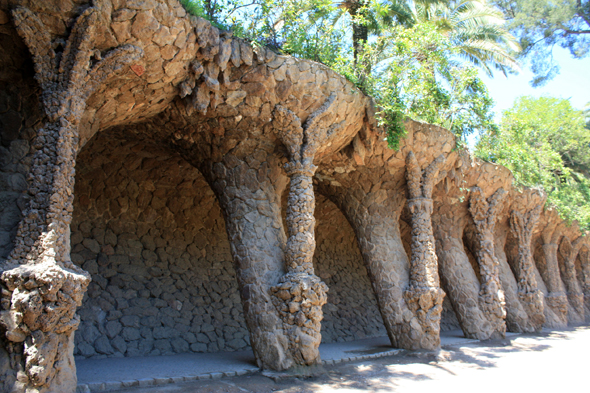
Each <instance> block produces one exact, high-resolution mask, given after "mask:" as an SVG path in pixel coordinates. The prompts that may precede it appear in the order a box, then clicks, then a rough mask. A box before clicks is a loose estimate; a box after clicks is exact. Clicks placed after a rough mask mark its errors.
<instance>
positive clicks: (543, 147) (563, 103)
mask: <svg viewBox="0 0 590 393" xmlns="http://www.w3.org/2000/svg"><path fill="white" fill-rule="evenodd" d="M585 126H586V124H585V119H584V114H583V112H582V111H580V110H576V109H574V108H572V106H571V104H570V103H569V101H568V100H564V99H558V98H550V97H541V98H532V97H521V98H519V99H518V100H517V101H516V102H515V104H514V106H513V107H512V108H511V109H509V110H507V111H505V112H504V114H503V116H502V121H501V124H500V127H499V129H498V130H497V131H496V132H492V133H487V134H485V135H483V137H482V138H481V139H480V141H479V143H478V144H477V146H476V155H477V156H479V157H480V158H482V159H484V160H487V161H491V162H494V163H497V164H501V165H504V166H505V167H507V168H508V169H510V170H511V171H512V173H513V174H514V177H515V179H516V182H517V183H519V184H522V185H525V186H542V187H543V188H544V189H545V191H546V192H547V195H548V200H549V202H550V203H553V204H554V205H555V206H556V207H557V209H558V210H559V211H560V213H561V214H562V215H563V217H565V218H566V219H568V220H569V221H572V220H578V222H579V224H580V227H581V228H582V229H590V173H589V168H590V133H589V132H588V130H587V129H586V128H585Z"/></svg>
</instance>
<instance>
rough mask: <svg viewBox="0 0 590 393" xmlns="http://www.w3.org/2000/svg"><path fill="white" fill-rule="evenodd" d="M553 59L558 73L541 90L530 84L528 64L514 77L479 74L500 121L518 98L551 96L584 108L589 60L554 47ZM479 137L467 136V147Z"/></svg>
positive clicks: (589, 89) (589, 98) (588, 97)
mask: <svg viewBox="0 0 590 393" xmlns="http://www.w3.org/2000/svg"><path fill="white" fill-rule="evenodd" d="M553 56H554V58H555V60H556V61H557V63H558V64H559V67H560V72H559V74H558V75H557V76H556V77H555V78H554V79H552V80H551V81H549V82H548V83H547V84H546V85H545V86H543V87H536V88H535V87H532V86H531V85H530V81H531V80H532V79H533V73H532V72H531V71H530V70H529V67H528V65H527V64H525V65H523V67H522V71H521V72H520V73H519V74H517V75H508V76H507V77H505V76H504V75H503V74H501V73H498V72H496V73H495V74H494V77H493V78H490V77H488V76H487V75H485V74H484V73H483V72H480V77H481V79H482V80H483V81H484V82H485V84H486V86H487V87H488V90H489V92H490V95H491V97H492V98H493V99H494V102H495V106H494V111H495V113H496V119H497V121H498V122H499V121H500V119H501V117H502V112H503V111H504V110H506V109H509V108H510V107H512V104H513V103H514V100H516V98H518V97H520V96H524V95H528V96H533V97H541V96H550V97H558V98H567V99H569V100H570V102H571V104H572V106H573V107H574V108H577V109H584V107H585V106H586V104H588V103H590V57H587V58H584V59H579V60H577V59H572V57H571V55H570V54H569V52H568V51H567V50H565V49H562V48H554V49H553ZM477 137H478V135H476V134H473V135H470V136H468V137H467V144H468V146H469V147H470V148H471V149H473V148H474V146H475V143H476V142H477Z"/></svg>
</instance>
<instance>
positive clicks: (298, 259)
mask: <svg viewBox="0 0 590 393" xmlns="http://www.w3.org/2000/svg"><path fill="white" fill-rule="evenodd" d="M335 98H336V96H335V95H334V94H332V95H331V96H330V97H329V98H328V99H327V100H326V102H325V103H324V104H323V105H322V106H321V107H320V108H319V109H318V110H317V111H316V112H314V113H312V114H311V115H310V116H309V118H308V119H307V121H306V122H305V124H303V125H302V124H301V121H300V119H299V118H298V117H297V115H295V113H293V112H292V111H290V110H288V109H285V108H283V107H281V106H280V105H277V106H276V108H275V110H274V122H273V126H274V128H275V129H276V130H277V132H278V135H279V138H280V139H281V140H282V142H283V144H284V145H285V146H286V147H287V150H288V151H289V156H290V160H289V162H288V163H287V164H285V171H286V172H287V175H288V176H289V177H290V178H291V183H290V188H289V197H288V200H287V231H288V234H289V238H288V240H287V247H286V250H285V259H286V261H285V262H286V264H287V274H285V275H284V276H283V277H282V278H281V280H280V282H279V284H278V285H276V286H274V287H273V288H272V292H273V295H274V297H273V302H274V304H275V306H276V307H277V309H278V311H279V315H280V316H281V318H282V320H283V329H284V330H285V333H286V334H287V337H288V338H289V350H290V351H291V355H292V356H293V360H294V361H295V363H296V364H299V365H313V364H316V363H318V362H319V361H320V353H319V345H320V342H321V339H322V335H321V333H320V330H321V321H322V318H323V314H322V306H323V305H324V304H326V301H327V295H326V293H327V291H328V287H327V286H326V284H325V283H324V282H322V281H321V280H320V278H319V277H317V276H316V275H315V274H314V269H313V253H314V251H315V246H316V243H315V235H314V227H315V217H314V214H313V213H314V209H315V196H314V191H313V180H312V178H313V175H314V173H315V171H316V169H317V167H316V166H315V165H314V164H313V160H314V157H315V153H316V152H317V150H318V148H319V147H320V144H321V143H323V141H324V140H325V138H326V137H327V136H328V135H329V133H331V132H333V131H334V128H333V127H330V126H329V125H328V122H329V119H330V118H331V116H329V113H330V112H329V111H330V110H331V106H332V105H333V103H334V100H335Z"/></svg>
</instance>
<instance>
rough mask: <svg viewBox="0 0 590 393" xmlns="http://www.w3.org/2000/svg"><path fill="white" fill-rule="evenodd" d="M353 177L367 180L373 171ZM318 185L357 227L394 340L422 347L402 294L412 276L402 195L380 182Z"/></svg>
mask: <svg viewBox="0 0 590 393" xmlns="http://www.w3.org/2000/svg"><path fill="white" fill-rule="evenodd" d="M371 169H373V168H371ZM354 176H358V177H363V178H365V179H366V178H367V176H369V175H368V174H367V173H359V174H355V175H354ZM354 176H353V174H351V176H349V178H351V177H354ZM319 188H320V189H321V190H322V192H323V193H324V194H326V195H329V197H330V200H331V201H332V202H334V204H335V205H336V206H338V207H339V208H340V210H342V212H343V214H344V215H345V217H346V219H347V220H348V222H349V223H350V225H351V227H352V228H353V230H354V232H355V235H356V238H357V240H358V244H359V249H360V251H361V254H362V257H363V261H364V263H365V267H366V268H367V274H368V275H369V279H370V281H371V286H372V288H373V292H374V294H375V298H376V299H377V303H378V305H379V312H380V313H381V317H382V318H383V324H384V325H385V330H386V331H387V335H388V336H389V340H390V342H391V345H392V346H393V347H395V348H405V349H410V350H415V349H420V348H421V347H420V339H421V337H422V335H421V334H420V332H419V330H417V329H414V328H413V327H412V326H414V325H413V324H412V323H411V321H412V319H414V318H415V317H414V314H413V313H412V312H411V311H410V310H409V309H408V306H407V304H406V302H405V300H404V298H403V291H404V289H405V288H406V287H407V286H408V284H409V280H410V277H409V261H408V256H407V255H406V252H405V250H404V246H403V243H402V239H401V234H400V229H399V219H400V214H401V210H402V208H403V206H404V203H405V197H404V195H403V194H402V193H400V192H399V191H398V190H396V189H391V190H384V189H376V187H370V188H371V190H370V191H369V192H365V191H364V190H363V188H362V187H361V186H360V184H355V185H354V186H348V185H347V186H343V187H340V186H338V187H333V186H327V185H326V184H323V183H322V184H320V186H319Z"/></svg>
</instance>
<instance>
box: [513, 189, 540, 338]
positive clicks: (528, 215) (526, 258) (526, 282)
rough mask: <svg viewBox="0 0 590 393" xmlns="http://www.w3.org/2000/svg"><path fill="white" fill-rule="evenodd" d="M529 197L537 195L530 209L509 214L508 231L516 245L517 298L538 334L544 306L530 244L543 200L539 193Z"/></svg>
mask: <svg viewBox="0 0 590 393" xmlns="http://www.w3.org/2000/svg"><path fill="white" fill-rule="evenodd" d="M531 195H537V198H533V203H534V205H533V206H532V207H529V208H528V209H526V210H524V211H519V210H516V209H515V210H512V212H511V214H510V230H511V231H512V235H513V236H514V237H515V238H516V241H517V243H518V257H517V264H516V265H517V269H516V273H517V274H516V275H517V280H518V297H519V299H520V302H521V304H522V305H523V306H524V308H525V310H526V312H527V314H528V316H529V321H530V323H531V325H532V327H533V328H534V329H535V331H537V332H539V331H541V329H542V328H543V324H544V323H545V312H544V308H545V306H544V303H543V293H542V292H541V290H539V289H538V288H537V279H536V277H535V265H534V262H533V256H532V253H531V242H532V240H533V231H534V229H535V226H536V225H537V222H538V221H539V215H540V214H541V208H542V206H543V203H544V198H543V196H542V195H541V194H540V193H538V194H531Z"/></svg>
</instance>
